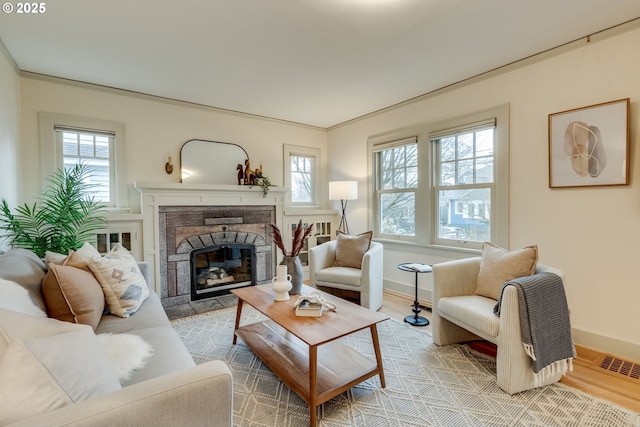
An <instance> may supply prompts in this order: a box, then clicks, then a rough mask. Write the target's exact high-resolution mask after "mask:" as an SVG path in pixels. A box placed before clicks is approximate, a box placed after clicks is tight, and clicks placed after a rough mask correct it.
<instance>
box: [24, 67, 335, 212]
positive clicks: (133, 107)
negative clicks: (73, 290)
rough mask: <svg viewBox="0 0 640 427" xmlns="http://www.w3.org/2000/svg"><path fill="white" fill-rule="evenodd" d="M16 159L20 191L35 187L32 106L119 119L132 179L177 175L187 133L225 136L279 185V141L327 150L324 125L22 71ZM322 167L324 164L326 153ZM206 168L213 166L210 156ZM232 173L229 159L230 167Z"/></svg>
mask: <svg viewBox="0 0 640 427" xmlns="http://www.w3.org/2000/svg"><path fill="white" fill-rule="evenodd" d="M21 100H22V138H21V140H22V147H23V152H24V153H25V159H24V161H23V162H22V164H21V171H22V176H21V178H22V180H23V182H24V188H25V198H28V197H33V196H34V195H37V194H38V193H39V191H40V187H39V186H40V182H41V181H40V178H41V177H40V174H39V168H38V167H37V165H38V162H39V140H38V138H39V134H38V112H51V113H57V114H69V115H74V116H80V117H90V118H94V119H102V120H113V121H119V122H123V123H124V125H125V146H126V148H125V151H126V159H127V165H126V174H127V180H128V182H129V184H130V187H131V184H132V183H134V182H136V181H138V182H139V181H146V182H156V183H162V182H180V173H179V158H180V156H179V154H180V147H181V146H182V144H183V143H185V142H186V141H188V140H190V139H206V140H214V141H222V142H232V143H236V144H238V145H240V146H242V147H243V148H244V149H245V150H246V151H247V153H248V154H249V158H250V160H251V165H252V166H253V167H258V165H259V163H260V162H261V161H262V163H263V172H264V174H265V175H267V176H268V177H269V178H270V179H271V182H272V183H273V184H276V185H283V182H284V176H283V170H284V169H283V145H284V144H293V145H302V146H308V147H315V148H320V149H321V150H322V152H323V153H325V152H326V131H325V130H322V129H318V128H313V127H308V126H301V125H295V124H289V123H285V122H279V121H275V120H268V119H263V118H259V117H252V116H249V115H244V114H238V113H233V112H226V111H222V110H216V109H211V108H204V107H198V106H193V105H189V104H185V103H179V102H172V101H164V100H161V99H157V98H152V97H147V96H141V95H135V94H130V93H127V92H123V91H116V90H109V89H103V88H99V87H96V86H90V85H84V84H74V83H69V82H65V81H62V80H56V79H43V78H39V77H33V76H30V75H26V76H25V77H23V78H22V97H21ZM167 152H171V153H172V158H173V161H174V166H175V170H174V173H173V174H172V175H167V174H166V172H165V168H164V165H165V163H166V157H167ZM324 159H325V161H324V162H323V167H326V155H325V156H324ZM212 167H220V165H216V164H215V162H213V163H212ZM230 173H231V174H232V175H233V176H234V177H235V175H236V171H235V165H231V172H230ZM130 193H131V199H132V203H138V206H134V212H136V211H138V212H139V194H137V192H136V191H135V190H130Z"/></svg>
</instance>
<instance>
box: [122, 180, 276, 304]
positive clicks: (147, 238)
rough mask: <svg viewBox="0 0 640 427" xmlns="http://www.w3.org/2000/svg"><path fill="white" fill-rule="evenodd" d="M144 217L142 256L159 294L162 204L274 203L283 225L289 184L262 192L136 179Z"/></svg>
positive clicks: (212, 185) (259, 204)
mask: <svg viewBox="0 0 640 427" xmlns="http://www.w3.org/2000/svg"><path fill="white" fill-rule="evenodd" d="M134 188H135V189H137V190H138V191H139V192H140V195H141V208H142V217H143V226H142V227H143V236H142V238H143V251H142V252H143V259H144V261H146V262H148V263H149V267H150V270H151V281H152V284H153V289H154V290H155V292H156V293H157V294H158V295H160V294H161V289H160V283H159V280H158V279H157V278H158V277H160V262H161V260H160V258H159V257H160V241H159V239H160V236H159V233H160V232H159V229H160V228H159V227H160V224H159V213H158V209H159V207H160V206H274V207H275V216H276V224H277V225H278V226H280V227H282V225H283V224H284V220H283V211H284V201H285V196H286V194H287V192H288V191H289V189H288V188H286V187H271V188H270V189H269V192H268V193H267V194H266V195H263V192H262V188H261V187H259V186H248V185H216V184H182V183H154V182H136V183H134Z"/></svg>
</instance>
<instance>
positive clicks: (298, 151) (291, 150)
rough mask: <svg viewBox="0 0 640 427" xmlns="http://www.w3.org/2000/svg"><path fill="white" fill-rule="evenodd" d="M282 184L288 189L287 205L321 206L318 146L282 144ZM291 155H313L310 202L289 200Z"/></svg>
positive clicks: (297, 206)
mask: <svg viewBox="0 0 640 427" xmlns="http://www.w3.org/2000/svg"><path fill="white" fill-rule="evenodd" d="M283 150H284V165H285V167H284V168H283V169H284V186H285V187H287V188H288V189H289V191H288V192H287V196H286V200H285V204H286V206H288V207H295V208H318V207H320V206H321V197H320V196H321V193H320V183H321V181H322V179H321V178H322V177H321V175H320V171H321V170H322V169H321V167H320V164H321V163H320V162H321V160H322V159H321V157H320V156H321V150H320V149H319V148H314V147H304V146H300V145H291V144H284V147H283ZM293 156H302V157H313V158H314V159H315V161H314V162H313V169H312V173H313V188H312V189H311V191H312V194H311V199H312V201H311V202H310V203H300V202H298V203H293V202H292V201H291V194H292V193H291V157H293Z"/></svg>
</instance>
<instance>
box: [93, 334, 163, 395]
mask: <svg viewBox="0 0 640 427" xmlns="http://www.w3.org/2000/svg"><path fill="white" fill-rule="evenodd" d="M97 337H98V342H99V343H100V344H101V345H102V347H103V348H104V352H105V354H106V355H107V358H108V359H109V360H110V361H111V363H112V364H113V366H114V368H115V369H116V372H117V373H118V379H119V380H120V382H121V383H122V382H124V381H127V380H128V379H129V378H131V374H132V373H133V371H135V370H136V369H140V368H143V367H144V366H145V365H146V364H147V360H148V359H149V357H151V355H153V348H152V347H151V345H149V343H147V342H146V341H145V340H143V339H142V338H140V337H139V336H138V335H134V334H111V333H104V334H98V335H97Z"/></svg>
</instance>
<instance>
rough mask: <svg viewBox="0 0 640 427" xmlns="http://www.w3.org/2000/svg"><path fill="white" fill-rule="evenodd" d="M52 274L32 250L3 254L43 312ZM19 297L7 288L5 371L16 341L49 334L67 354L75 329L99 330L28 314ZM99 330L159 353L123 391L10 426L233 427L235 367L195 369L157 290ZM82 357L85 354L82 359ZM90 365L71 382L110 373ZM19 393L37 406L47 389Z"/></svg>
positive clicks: (1, 355) (4, 266) (0, 359)
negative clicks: (135, 339) (44, 286)
mask: <svg viewBox="0 0 640 427" xmlns="http://www.w3.org/2000/svg"><path fill="white" fill-rule="evenodd" d="M140 269H141V271H142V273H143V274H144V275H145V278H147V277H148V274H147V269H148V266H147V265H146V264H144V263H141V264H140ZM45 272H46V270H45V266H44V263H43V262H42V261H41V260H40V259H39V258H38V257H36V256H35V255H34V254H33V253H31V252H29V251H26V250H23V249H16V250H11V251H9V252H7V253H5V254H3V255H0V277H1V278H3V279H5V280H9V281H13V282H16V283H19V284H20V285H22V286H23V287H24V288H25V289H27V291H28V292H29V297H30V298H31V301H32V302H33V304H34V307H36V308H40V309H43V308H44V307H45V304H44V299H43V297H42V293H41V289H40V286H41V282H42V279H43V277H44V276H45ZM147 282H148V280H147ZM3 283H4V282H3ZM14 287H15V286H14ZM6 289H9V286H7V287H6ZM12 295H13V292H8V291H6V290H5V291H3V289H2V288H0V297H1V298H2V303H1V305H0V307H2V308H0V372H2V365H3V363H8V361H7V360H6V359H7V358H8V356H7V354H8V351H7V348H9V346H10V345H11V343H12V342H15V341H16V340H18V341H24V342H27V341H29V340H30V339H33V338H34V337H35V338H37V337H42V336H43V335H46V336H47V339H49V337H50V339H49V341H48V343H49V348H50V349H51V351H52V352H53V351H64V350H65V349H64V348H62V349H60V348H58V347H59V346H58V345H56V340H59V342H60V343H62V342H66V344H64V345H65V346H67V347H73V346H74V345H73V343H71V345H69V343H68V341H64V340H66V339H68V337H69V336H72V337H74V336H75V335H68V334H67V332H72V333H73V334H76V333H78V336H80V335H82V334H79V332H81V331H82V333H83V334H84V333H90V334H93V333H94V332H93V330H92V328H91V327H90V326H87V325H78V324H75V323H69V322H62V321H59V320H56V319H52V318H49V317H46V316H44V317H42V316H37V315H34V314H25V313H26V312H29V311H30V307H25V304H24V300H21V301H19V302H18V301H16V302H15V303H13V304H12V302H11V301H10V300H8V298H9V299H10V298H12ZM16 298H17V297H16ZM12 308H15V309H16V310H18V311H14V310H12ZM19 311H21V312H19ZM35 311H37V310H35ZM31 325H35V326H33V327H31ZM52 331H53V332H52ZM99 333H112V334H123V333H127V334H134V335H137V336H139V337H141V338H143V340H145V341H146V342H147V343H149V344H150V345H151V347H152V349H153V355H152V356H151V357H150V358H149V359H148V361H147V363H146V365H145V366H144V367H143V368H141V369H138V370H136V371H134V372H133V374H132V376H131V377H130V378H129V379H128V380H127V381H124V382H123V383H122V384H118V385H117V388H118V389H117V390H114V391H111V392H107V393H105V394H101V395H98V396H93V397H90V398H88V399H86V400H78V401H75V402H67V403H66V404H65V405H62V406H63V407H60V408H57V409H53V410H50V411H46V412H44V413H39V414H33V412H30V411H28V409H27V411H26V412H28V413H29V415H28V416H25V417H24V418H21V419H17V420H12V421H11V422H10V423H9V424H8V425H10V426H45V425H46V426H83V427H86V426H119V427H120V426H132V427H133V426H136V427H139V426H167V427H169V426H178V425H184V426H219V427H231V426H232V424H233V423H232V395H233V394H232V377H231V372H230V370H229V368H228V367H227V366H226V364H225V363H224V362H222V361H212V362H208V363H204V364H201V365H198V366H196V365H195V363H194V361H193V359H192V357H191V356H190V354H189V353H188V351H187V349H186V347H185V346H184V344H183V343H182V342H181V340H180V338H179V337H178V335H177V333H176V332H175V330H174V329H173V328H172V326H171V323H170V322H169V320H168V318H167V316H166V314H165V312H164V310H163V308H162V305H161V303H160V299H159V298H158V296H157V295H156V294H155V293H154V292H151V295H150V296H149V297H148V298H147V299H146V300H145V301H144V303H143V304H142V306H141V307H140V309H139V310H138V311H137V312H136V313H135V314H133V315H132V316H130V317H127V318H121V317H117V316H114V315H111V314H106V315H103V316H102V318H101V320H100V322H99V324H98V326H97V328H96V330H95V334H99ZM63 338H64V339H63ZM62 345H63V344H60V346H62ZM14 347H15V346H14ZM80 348H81V349H82V350H80V352H84V351H85V348H84V347H80ZM86 351H87V356H86V357H87V358H89V357H90V354H91V353H90V349H88V348H87V349H86ZM98 356H100V355H99V354H98ZM74 357H77V355H76V354H74ZM89 362H91V361H89V360H87V364H89ZM83 365H84V363H80V364H78V366H77V368H76V367H75V366H74V369H71V371H70V372H68V373H67V377H68V378H73V379H74V380H75V381H82V380H83V378H84V379H85V381H87V382H89V381H94V376H100V375H102V376H104V375H105V373H104V372H102V371H100V372H84V371H83V368H84V366H83ZM76 369H77V372H76V371H75V370H76ZM5 374H6V372H5ZM9 374H10V373H9ZM116 381H117V378H116ZM5 392H6V390H5ZM13 392H14V393H30V394H29V395H28V396H21V398H25V399H26V400H29V401H33V402H35V401H37V400H38V399H39V396H38V393H39V391H34V390H33V388H32V389H28V388H25V389H23V390H14V391H13ZM25 399H23V400H25ZM59 406H60V405H59Z"/></svg>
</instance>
